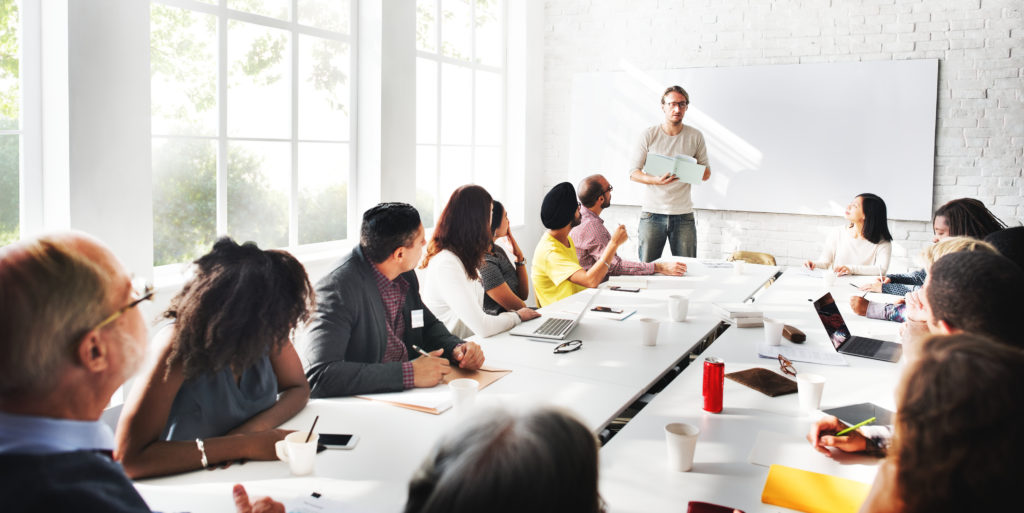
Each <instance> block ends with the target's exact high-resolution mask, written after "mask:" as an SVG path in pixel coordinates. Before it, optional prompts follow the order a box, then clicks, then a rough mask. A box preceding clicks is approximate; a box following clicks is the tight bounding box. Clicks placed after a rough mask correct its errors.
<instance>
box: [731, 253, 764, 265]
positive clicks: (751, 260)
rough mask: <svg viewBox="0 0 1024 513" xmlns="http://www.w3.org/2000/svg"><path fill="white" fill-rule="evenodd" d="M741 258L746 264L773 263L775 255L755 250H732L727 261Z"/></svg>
mask: <svg viewBox="0 0 1024 513" xmlns="http://www.w3.org/2000/svg"><path fill="white" fill-rule="evenodd" d="M734 260H742V261H744V262H747V263H748V264H761V265H775V257H773V256H772V255H769V254H768V253H759V252H757V251H734V252H733V253H732V256H730V257H729V261H730V262H732V261H734Z"/></svg>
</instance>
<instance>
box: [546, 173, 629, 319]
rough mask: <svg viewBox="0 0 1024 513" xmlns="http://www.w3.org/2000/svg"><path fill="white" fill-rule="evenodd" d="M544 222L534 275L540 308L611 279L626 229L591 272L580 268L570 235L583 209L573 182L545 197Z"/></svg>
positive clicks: (618, 233)
mask: <svg viewBox="0 0 1024 513" xmlns="http://www.w3.org/2000/svg"><path fill="white" fill-rule="evenodd" d="M540 219H541V222H543V223H544V227H545V228H547V231H545V232H544V235H542V236H541V238H540V242H538V243H537V249H536V250H535V251H534V252H533V268H532V270H531V273H530V277H531V281H532V282H533V287H534V290H535V291H536V293H537V304H538V305H540V306H546V305H550V304H551V303H554V302H556V301H560V300H562V299H565V298H567V297H569V296H571V295H573V294H575V293H577V292H579V291H581V290H583V289H586V288H594V287H597V286H598V285H599V284H600V283H601V282H602V281H604V279H605V276H607V275H608V270H609V269H610V264H609V262H611V261H612V259H613V258H614V257H615V252H616V251H617V250H618V249H619V246H621V245H622V243H623V242H626V240H627V239H628V238H629V235H627V234H626V228H625V227H623V226H619V227H618V228H616V229H615V232H614V233H612V237H611V240H610V241H609V242H608V246H607V247H606V248H605V249H604V252H603V253H602V254H601V258H599V259H598V260H597V262H596V263H595V264H594V265H593V266H591V268H590V270H586V269H584V268H583V267H582V266H580V261H579V259H578V258H577V257H576V245H575V244H573V242H572V238H571V237H570V236H569V231H570V230H572V229H573V228H574V227H576V226H578V225H579V224H580V205H579V203H577V202H576V189H574V188H573V186H572V184H571V183H569V182H562V183H560V184H558V185H556V186H554V187H553V188H552V189H551V190H550V191H548V193H547V194H546V195H545V196H544V201H543V203H541V207H540Z"/></svg>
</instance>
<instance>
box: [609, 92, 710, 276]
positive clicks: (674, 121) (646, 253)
mask: <svg viewBox="0 0 1024 513" xmlns="http://www.w3.org/2000/svg"><path fill="white" fill-rule="evenodd" d="M689 107H690V95H689V93H687V92H686V90H684V89H683V88H682V87H679V86H677V85H675V86H672V87H669V88H668V89H666V90H665V92H664V93H663V94H662V95H661V110H662V111H663V112H664V113H665V121H664V122H662V123H661V124H660V125H654V126H652V127H649V128H647V129H645V130H644V132H643V134H641V136H640V143H639V144H638V145H637V147H636V150H635V151H634V152H633V155H632V157H631V160H630V161H631V162H632V163H633V169H632V170H631V171H630V172H629V178H630V180H633V181H634V182H639V183H642V184H644V185H645V186H646V187H644V199H643V203H642V204H641V208H642V213H641V215H640V260H642V261H644V262H653V261H655V260H657V259H658V258H660V257H661V253H662V251H663V250H664V249H665V239H666V238H667V239H668V242H669V247H670V248H671V250H672V254H673V255H675V256H686V257H695V256H697V225H696V222H695V221H694V217H693V200H692V199H691V198H690V184H688V183H685V182H681V181H679V179H678V178H677V177H676V176H675V175H674V174H672V173H665V174H664V175H662V176H655V175H649V174H647V173H645V172H644V165H645V164H646V163H647V155H648V154H649V153H655V154H658V155H665V156H668V157H676V156H682V155H685V156H687V157H692V158H694V159H695V160H696V161H697V164H700V165H702V166H705V168H704V176H703V177H701V179H702V180H704V181H707V180H708V179H709V178H711V167H709V164H708V150H707V147H706V146H705V145H704V135H703V134H701V133H700V130H697V129H696V128H693V127H692V126H690V125H684V124H683V116H684V115H685V114H686V111H687V110H688V109H689Z"/></svg>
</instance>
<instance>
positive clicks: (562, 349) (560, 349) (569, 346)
mask: <svg viewBox="0 0 1024 513" xmlns="http://www.w3.org/2000/svg"><path fill="white" fill-rule="evenodd" d="M581 347H583V341H582V340H568V341H566V342H562V343H561V344H558V345H557V346H555V354H559V353H571V352H573V351H576V350H578V349H579V348H581Z"/></svg>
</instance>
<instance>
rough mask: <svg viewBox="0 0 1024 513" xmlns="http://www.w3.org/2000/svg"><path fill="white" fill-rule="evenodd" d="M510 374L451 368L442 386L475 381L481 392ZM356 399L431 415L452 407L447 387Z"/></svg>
mask: <svg viewBox="0 0 1024 513" xmlns="http://www.w3.org/2000/svg"><path fill="white" fill-rule="evenodd" d="M511 372H512V371H511V370H506V369H494V368H491V367H487V366H484V367H481V368H480V369H479V370H466V369H462V368H459V367H452V372H450V373H448V374H445V376H444V384H445V385H447V384H448V383H449V382H451V381H452V380H454V379H460V378H468V379H475V380H476V381H477V382H479V383H480V388H479V390H483V389H484V388H486V387H488V386H490V385H491V384H492V383H494V382H495V381H498V380H499V379H501V378H504V377H505V376H507V375H508V374H509V373H511ZM356 397H358V398H360V399H366V400H369V401H378V402H382V403H387V404H390V405H392V406H398V407H399V408H408V409H410V410H415V411H420V412H423V413H430V414H432V415H440V414H442V413H444V412H445V411H447V410H448V409H450V408H451V407H452V400H451V392H450V391H448V387H447V386H441V385H438V386H436V387H433V388H414V389H411V390H406V391H404V392H392V393H386V394H368V395H360V396H356Z"/></svg>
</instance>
